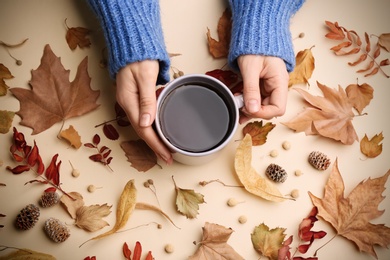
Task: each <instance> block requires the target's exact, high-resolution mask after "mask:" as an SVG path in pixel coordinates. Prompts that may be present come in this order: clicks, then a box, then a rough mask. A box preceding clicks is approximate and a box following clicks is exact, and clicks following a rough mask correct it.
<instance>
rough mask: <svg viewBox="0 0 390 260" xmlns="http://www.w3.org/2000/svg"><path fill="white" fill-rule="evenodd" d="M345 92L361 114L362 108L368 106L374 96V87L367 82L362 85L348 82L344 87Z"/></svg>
mask: <svg viewBox="0 0 390 260" xmlns="http://www.w3.org/2000/svg"><path fill="white" fill-rule="evenodd" d="M345 92H346V93H347V95H348V99H349V100H350V101H351V103H352V105H353V107H354V108H355V109H356V110H357V111H358V112H359V115H361V114H362V111H363V109H364V108H365V107H366V106H368V105H369V104H370V102H371V100H372V99H373V98H374V89H373V88H372V87H371V86H370V85H368V84H367V83H364V84H362V85H359V84H350V85H348V86H347V88H346V89H345Z"/></svg>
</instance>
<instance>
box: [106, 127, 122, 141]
mask: <svg viewBox="0 0 390 260" xmlns="http://www.w3.org/2000/svg"><path fill="white" fill-rule="evenodd" d="M103 133H104V135H105V136H106V137H107V138H108V139H110V140H118V139H119V133H118V131H117V130H116V129H115V127H114V126H113V125H112V124H107V123H106V124H104V125H103Z"/></svg>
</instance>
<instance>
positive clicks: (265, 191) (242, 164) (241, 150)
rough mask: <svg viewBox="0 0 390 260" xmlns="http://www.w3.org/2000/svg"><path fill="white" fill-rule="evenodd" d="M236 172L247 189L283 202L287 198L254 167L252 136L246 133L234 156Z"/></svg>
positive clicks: (269, 198) (257, 194)
mask: <svg viewBox="0 0 390 260" xmlns="http://www.w3.org/2000/svg"><path fill="white" fill-rule="evenodd" d="M234 168H235V170H236V174H237V176H238V178H239V180H240V182H241V183H242V185H244V187H245V189H246V190H247V191H248V192H250V193H252V194H254V195H256V196H259V197H261V198H263V199H266V200H270V201H275V202H281V201H284V200H286V198H284V197H283V195H282V194H281V193H280V191H279V190H278V189H277V188H276V186H275V185H274V184H273V183H271V182H270V181H268V180H267V179H265V178H262V177H261V176H260V175H259V174H258V173H257V172H256V170H255V169H254V168H253V167H252V138H251V136H250V135H249V134H246V135H245V137H244V139H243V140H242V141H241V143H240V145H239V146H238V148H237V151H236V155H235V158H234Z"/></svg>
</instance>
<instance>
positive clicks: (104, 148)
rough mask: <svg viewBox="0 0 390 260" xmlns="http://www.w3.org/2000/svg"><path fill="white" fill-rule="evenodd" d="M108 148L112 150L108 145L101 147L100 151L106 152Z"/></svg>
mask: <svg viewBox="0 0 390 260" xmlns="http://www.w3.org/2000/svg"><path fill="white" fill-rule="evenodd" d="M107 150H110V148H108V147H107V146H105V145H104V146H102V147H101V148H100V149H99V153H104V152H105V151H107Z"/></svg>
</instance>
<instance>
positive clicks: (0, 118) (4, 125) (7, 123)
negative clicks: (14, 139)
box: [0, 110, 15, 134]
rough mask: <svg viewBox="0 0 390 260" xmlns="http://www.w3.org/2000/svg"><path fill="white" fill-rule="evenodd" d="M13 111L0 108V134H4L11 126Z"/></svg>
mask: <svg viewBox="0 0 390 260" xmlns="http://www.w3.org/2000/svg"><path fill="white" fill-rule="evenodd" d="M14 116H15V112H12V111H8V110H0V134H6V133H8V132H9V129H10V128H11V126H12V121H13V120H14Z"/></svg>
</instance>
